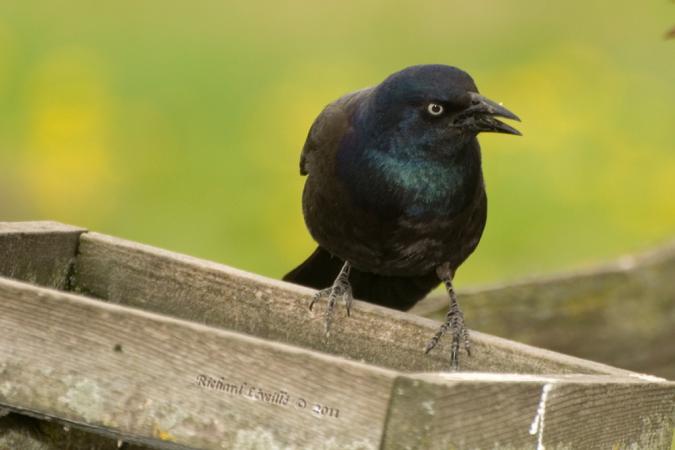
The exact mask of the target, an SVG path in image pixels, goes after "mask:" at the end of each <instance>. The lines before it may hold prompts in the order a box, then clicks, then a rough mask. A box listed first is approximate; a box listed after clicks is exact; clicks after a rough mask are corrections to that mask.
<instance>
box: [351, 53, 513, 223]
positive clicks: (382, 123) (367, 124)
mask: <svg viewBox="0 0 675 450" xmlns="http://www.w3.org/2000/svg"><path fill="white" fill-rule="evenodd" d="M497 117H506V118H509V119H514V120H519V119H518V117H517V116H516V115H515V114H513V113H512V112H510V111H509V110H507V109H506V108H504V107H503V106H501V105H499V104H497V103H495V102H493V101H491V100H488V99H487V98H485V97H483V96H482V95H480V94H479V93H478V89H477V88H476V84H475V83H474V81H473V79H472V78H471V77H470V76H469V75H468V74H467V73H466V72H464V71H462V70H460V69H457V68H455V67H450V66H445V65H421V66H413V67H408V68H406V69H403V70H401V71H400V72H397V73H394V74H393V75H391V76H389V77H388V78H387V79H385V80H384V81H383V82H382V83H380V84H379V85H378V86H376V87H374V88H372V89H371V90H369V91H368V92H367V96H365V97H364V101H362V102H361V103H360V104H359V106H358V108H356V110H355V111H354V115H353V116H352V117H351V131H350V132H349V133H348V134H347V135H346V136H345V137H344V139H343V140H342V143H341V146H340V150H339V152H338V175H339V177H340V178H341V179H342V180H343V181H344V182H345V184H346V185H347V186H348V188H349V190H350V191H351V192H352V195H353V198H354V199H355V200H356V201H357V202H360V203H363V206H364V207H365V208H368V209H371V210H378V211H379V212H381V213H382V214H385V213H387V214H390V215H396V214H399V213H400V212H401V211H403V212H404V213H405V214H406V215H409V216H410V215H412V216H419V215H427V214H430V213H432V212H434V211H443V212H446V213H447V212H448V211H450V212H454V211H459V210H461V209H462V208H463V207H464V205H465V204H467V202H469V201H470V199H471V196H472V195H473V193H474V192H475V189H476V186H478V185H479V184H480V183H482V181H481V180H482V175H481V168H480V165H481V164H480V150H479V146H478V142H477V140H476V135H477V134H478V133H480V132H484V131H492V132H498V133H509V134H520V133H519V132H518V131H517V130H515V129H514V128H512V127H510V126H509V125H506V124H505V123H503V122H501V121H499V120H498V119H497Z"/></svg>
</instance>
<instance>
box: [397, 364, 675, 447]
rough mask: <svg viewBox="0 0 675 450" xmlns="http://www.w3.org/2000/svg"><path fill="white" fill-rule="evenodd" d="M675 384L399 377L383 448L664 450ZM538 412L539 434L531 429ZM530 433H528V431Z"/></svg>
mask: <svg viewBox="0 0 675 450" xmlns="http://www.w3.org/2000/svg"><path fill="white" fill-rule="evenodd" d="M673 405H675V384H673V383H667V382H662V383H644V382H642V381H640V380H634V381H626V380H625V379H619V378H615V377H609V376H586V375H582V376H575V375H570V376H547V377H542V376H523V375H515V376H514V375H499V376H495V375H492V374H484V373H478V374H473V373H464V374H462V373H454V374H453V373H450V374H424V375H411V376H408V377H400V378H398V379H397V380H396V384H395V386H394V390H393V398H392V405H391V412H390V415H389V418H388V422H387V429H386V432H385V436H384V447H385V448H420V449H421V448H424V449H449V448H452V449H533V448H539V447H537V443H538V442H541V443H542V444H543V446H542V447H541V448H542V449H543V448H544V446H545V447H546V448H550V449H560V450H562V449H626V450H628V449H637V448H639V449H665V450H667V449H669V448H670V444H671V436H672V431H671V415H672V413H673ZM542 411H543V425H541V424H540V426H543V429H542V430H539V429H537V430H536V431H535V430H533V429H532V424H533V422H534V419H535V417H537V415H538V413H541V412H542ZM531 431H532V432H534V433H533V434H532V433H531ZM540 433H541V435H540Z"/></svg>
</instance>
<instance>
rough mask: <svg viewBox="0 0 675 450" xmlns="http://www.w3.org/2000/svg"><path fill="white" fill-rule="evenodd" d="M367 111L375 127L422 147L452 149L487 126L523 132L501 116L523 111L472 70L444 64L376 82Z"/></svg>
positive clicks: (389, 135) (498, 130)
mask: <svg viewBox="0 0 675 450" xmlns="http://www.w3.org/2000/svg"><path fill="white" fill-rule="evenodd" d="M367 116H368V117H369V120H367V121H368V122H370V123H369V124H368V127H369V128H370V129H371V130H373V131H374V130H377V131H376V132H380V133H384V134H386V135H387V136H388V139H392V138H393V139H394V140H395V141H399V143H401V144H403V142H408V143H410V144H413V143H414V144H415V145H414V147H417V151H421V150H424V148H420V145H421V146H422V147H430V146H431V147H435V149H431V148H427V150H437V151H441V150H442V149H443V148H445V149H448V147H453V146H457V145H458V144H460V143H462V142H465V141H466V140H467V139H472V138H474V137H475V136H476V135H477V134H478V133H480V132H484V131H491V132H498V133H508V134H520V132H518V131H517V130H516V129H514V128H512V127H510V126H509V125H507V124H505V123H503V122H501V121H499V120H498V119H497V118H496V117H506V118H508V119H514V120H519V119H518V116H516V115H515V114H513V113H512V112H511V111H509V110H508V109H506V108H504V107H503V106H501V105H499V104H497V103H495V102H493V101H492V100H489V99H487V98H485V97H483V96H482V95H480V94H479V93H478V88H477V87H476V84H475V83H474V81H473V79H472V78H471V77H470V76H469V74H467V73H466V72H464V71H462V70H460V69H458V68H456V67H451V66H445V65H440V64H430V65H420V66H412V67H408V68H406V69H403V70H401V71H400V72H396V73H394V74H393V75H390V76H389V77H388V78H387V79H386V80H384V81H383V82H382V83H380V84H379V85H378V86H377V87H375V88H374V91H373V95H372V97H371V102H370V105H369V107H368V112H367ZM391 143H392V144H393V143H395V142H391ZM444 144H445V145H444Z"/></svg>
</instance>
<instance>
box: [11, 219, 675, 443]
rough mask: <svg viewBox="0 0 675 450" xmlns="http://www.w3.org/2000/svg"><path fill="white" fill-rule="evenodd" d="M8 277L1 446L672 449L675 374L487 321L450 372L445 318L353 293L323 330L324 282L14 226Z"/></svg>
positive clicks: (73, 231) (79, 232)
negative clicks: (349, 306) (314, 302)
mask: <svg viewBox="0 0 675 450" xmlns="http://www.w3.org/2000/svg"><path fill="white" fill-rule="evenodd" d="M0 275H2V277H0V408H4V409H5V411H6V412H10V414H8V415H6V416H5V417H4V418H0V448H3V447H2V446H3V445H6V446H7V445H10V444H7V442H16V441H10V440H11V439H14V440H16V439H25V441H24V443H26V442H28V443H31V442H32V443H35V442H39V443H40V444H41V445H43V444H44V446H45V447H44V448H48V449H52V448H53V449H57V448H59V449H60V448H66V447H64V445H65V444H64V442H70V444H68V445H71V447H70V448H90V447H94V448H108V447H106V446H111V447H110V448H113V447H112V446H115V447H117V444H118V441H119V444H120V445H123V446H126V445H129V444H127V443H134V444H135V445H143V446H146V447H152V448H203V449H222V448H297V449H311V448H321V449H333V448H334V449H343V448H364V449H365V448H373V449H375V448H383V449H398V448H430V449H435V448H457V449H473V448H500V447H504V448H518V449H520V448H537V445H539V444H541V445H546V447H547V448H574V449H584V448H589V449H590V448H636V446H637V448H650V449H651V448H653V449H668V448H670V443H671V434H672V429H671V421H672V414H673V408H674V405H675V383H672V382H668V381H666V380H663V379H659V378H656V377H652V376H647V375H641V374H638V373H634V372H629V371H627V370H622V369H616V368H613V367H611V366H607V365H603V364H600V363H596V362H592V361H587V360H584V359H580V358H575V357H571V356H566V355H563V354H559V353H555V352H552V351H548V350H544V349H539V348H536V347H531V346H528V345H524V344H520V343H516V342H512V341H508V340H505V339H502V338H497V337H494V336H490V335H486V334H482V333H479V332H473V333H472V337H473V349H474V355H473V356H472V357H471V358H464V359H463V363H464V365H463V371H462V372H454V373H448V372H447V368H448V367H449V358H448V348H447V343H445V344H444V345H443V346H442V347H441V348H440V349H439V351H437V352H435V353H433V354H432V355H424V353H423V351H422V350H423V348H424V344H425V342H426V339H428V337H429V336H430V335H431V334H433V332H434V331H435V329H436V327H437V326H438V323H437V322H434V321H432V320H429V319H425V318H421V317H418V316H415V315H413V314H406V313H400V312H397V311H391V310H387V309H384V308H380V307H377V306H374V305H370V304H367V303H363V302H355V305H354V307H353V310H352V317H350V318H347V317H344V316H341V317H339V318H338V319H337V320H336V321H335V323H334V327H333V330H332V333H331V336H330V338H328V339H327V338H326V337H325V336H324V334H323V320H322V310H321V308H318V309H317V310H315V311H314V312H309V311H308V309H307V305H308V302H309V300H310V298H311V295H312V291H311V290H308V289H304V288H300V287H297V286H294V285H290V284H287V283H283V282H280V281H276V280H271V279H267V278H264V277H261V276H258V275H254V274H250V273H246V272H242V271H239V270H236V269H232V268H230V267H226V266H223V265H219V264H215V263H211V262H208V261H203V260H199V259H196V258H191V257H188V256H183V255H178V254H175V253H171V252H167V251H164V250H160V249H157V248H153V247H149V246H145V245H141V244H137V243H134V242H129V241H124V240H121V239H117V238H114V237H110V236H105V235H102V234H98V233H92V232H86V231H85V230H83V229H79V228H76V227H69V226H65V225H60V224H55V223H14V224H12V223H9V224H8V223H0ZM339 314H344V313H343V312H341V313H339ZM467 314H470V313H467ZM471 320H472V321H473V317H471ZM64 426H65V427H66V428H65V429H64V428H63V427H64ZM82 430H84V431H85V432H83V431H82ZM90 433H93V434H90ZM3 439H5V441H4V442H3ZM21 445H23V444H21ZM10 448H14V447H11V445H10ZM16 448H24V447H21V446H19V447H16ZM25 448H29V447H28V446H25ZM129 448H132V447H129ZM135 448H138V447H135ZM540 448H541V447H540Z"/></svg>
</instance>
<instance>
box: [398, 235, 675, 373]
mask: <svg viewBox="0 0 675 450" xmlns="http://www.w3.org/2000/svg"><path fill="white" fill-rule="evenodd" d="M673 280H675V242H671V243H669V244H666V245H664V246H662V247H660V248H657V249H655V250H652V251H649V252H646V253H643V254H639V255H635V256H627V257H624V258H621V259H619V260H617V261H616V262H614V263H611V264H607V265H604V266H600V267H594V268H589V269H587V270H584V271H578V272H572V273H568V274H562V275H558V276H551V277H540V278H533V279H530V280H525V281H522V282H516V283H513V284H508V285H499V286H494V287H488V288H481V289H476V290H467V291H462V292H460V293H459V296H460V297H459V298H460V303H461V304H462V308H463V309H464V313H465V315H466V317H467V323H468V324H469V325H470V326H472V327H475V328H476V329H479V330H481V331H484V332H486V333H491V334H496V335H498V336H502V337H506V338H509V339H513V340H516V341H518V342H524V343H528V344H531V345H534V346H537V347H543V348H548V349H551V350H556V351H559V352H563V353H567V354H570V355H574V356H578V357H581V358H586V359H590V360H593V361H600V362H603V363H606V364H611V365H613V366H618V367H623V368H625V369H630V370H634V371H639V372H645V373H650V374H654V375H657V376H660V377H665V378H669V379H675V345H673V343H674V342H675V282H673ZM446 310H447V300H446V299H445V298H444V297H443V296H441V295H434V296H431V297H429V298H427V299H425V300H424V301H422V302H421V303H419V304H418V305H417V306H416V307H415V308H413V309H412V310H411V312H412V313H415V314H419V315H423V316H425V317H431V318H435V319H440V318H441V317H443V316H444V315H445V313H446Z"/></svg>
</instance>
